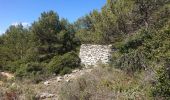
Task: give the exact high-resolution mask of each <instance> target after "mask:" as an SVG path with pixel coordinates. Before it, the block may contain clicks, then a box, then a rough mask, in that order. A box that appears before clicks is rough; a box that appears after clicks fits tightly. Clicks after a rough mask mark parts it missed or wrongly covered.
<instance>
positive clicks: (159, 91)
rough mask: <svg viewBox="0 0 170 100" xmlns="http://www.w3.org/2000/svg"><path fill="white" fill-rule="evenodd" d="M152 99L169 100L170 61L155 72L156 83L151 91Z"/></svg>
mask: <svg viewBox="0 0 170 100" xmlns="http://www.w3.org/2000/svg"><path fill="white" fill-rule="evenodd" d="M152 94H153V96H154V97H158V98H160V97H161V98H164V99H167V100H169V99H170V60H168V61H166V63H165V64H164V66H163V67H161V68H159V70H158V71H157V83H156V84H155V85H154V87H153V89H152Z"/></svg>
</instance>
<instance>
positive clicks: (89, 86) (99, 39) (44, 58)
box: [0, 0, 170, 100]
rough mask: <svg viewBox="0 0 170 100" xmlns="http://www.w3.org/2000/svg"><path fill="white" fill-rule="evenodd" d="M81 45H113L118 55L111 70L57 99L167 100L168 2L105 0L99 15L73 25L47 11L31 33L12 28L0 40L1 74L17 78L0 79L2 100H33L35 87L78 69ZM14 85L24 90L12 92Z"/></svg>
mask: <svg viewBox="0 0 170 100" xmlns="http://www.w3.org/2000/svg"><path fill="white" fill-rule="evenodd" d="M82 43H91V44H112V45H113V49H115V50H116V51H115V52H113V54H112V61H111V62H110V64H109V66H105V67H104V65H99V66H98V67H97V68H94V69H93V71H92V72H91V73H88V74H86V75H82V76H80V77H79V78H77V80H74V81H71V82H63V83H62V84H61V85H60V89H59V90H58V91H59V99H61V100H169V99H170V1H169V0H107V3H106V4H105V6H104V7H103V8H102V9H101V11H100V12H99V11H97V10H94V11H92V12H90V13H89V14H87V15H85V16H84V17H82V18H79V19H78V20H77V21H76V22H75V23H69V22H68V21H67V20H66V19H62V18H59V16H58V15H57V14H56V13H55V12H54V11H49V12H43V13H42V14H41V16H40V17H39V19H38V20H37V21H35V22H34V23H32V25H31V26H30V27H27V28H25V27H23V26H22V25H18V26H10V27H9V28H8V30H7V31H6V32H5V34H3V35H2V36H0V70H1V71H7V72H11V73H14V74H15V78H14V79H13V80H6V79H5V78H3V77H2V76H0V80H1V81H3V82H4V83H5V84H3V85H1V88H2V89H1V91H0V97H2V98H5V100H16V99H12V98H18V96H19V95H23V94H25V98H26V99H28V100H31V99H32V100H34V99H35V100H36V99H37V98H36V97H35V95H36V92H37V91H36V90H35V88H34V87H33V86H34V85H38V84H39V82H41V81H43V80H45V79H48V78H50V77H53V74H56V75H64V74H67V73H71V71H72V70H73V69H75V68H81V67H82V65H81V64H80V62H81V61H80V58H79V57H78V53H79V46H80V45H81V44H82ZM21 80H22V81H23V82H21ZM28 80H29V81H28ZM18 81H19V82H18ZM13 82H16V83H18V84H19V83H20V84H21V85H20V86H21V87H23V88H17V87H12V86H11V83H13ZM27 84H30V85H27ZM11 87H12V88H11ZM54 88H55V87H54ZM34 93H35V94H34Z"/></svg>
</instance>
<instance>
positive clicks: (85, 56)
mask: <svg viewBox="0 0 170 100" xmlns="http://www.w3.org/2000/svg"><path fill="white" fill-rule="evenodd" d="M111 52H112V49H111V45H91V44H82V45H81V48H80V53H79V57H80V59H81V63H82V64H83V65H85V66H86V67H88V66H95V65H97V64H98V63H102V64H108V63H109V62H110V59H111Z"/></svg>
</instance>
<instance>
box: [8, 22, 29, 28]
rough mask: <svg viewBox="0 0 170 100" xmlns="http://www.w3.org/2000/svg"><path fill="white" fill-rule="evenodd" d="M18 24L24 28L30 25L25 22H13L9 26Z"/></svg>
mask: <svg viewBox="0 0 170 100" xmlns="http://www.w3.org/2000/svg"><path fill="white" fill-rule="evenodd" d="M19 24H22V25H23V26H24V27H25V28H27V27H29V26H30V23H27V22H14V23H12V24H11V25H14V26H17V25H19Z"/></svg>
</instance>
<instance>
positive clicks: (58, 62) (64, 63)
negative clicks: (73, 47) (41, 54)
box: [48, 52, 80, 74]
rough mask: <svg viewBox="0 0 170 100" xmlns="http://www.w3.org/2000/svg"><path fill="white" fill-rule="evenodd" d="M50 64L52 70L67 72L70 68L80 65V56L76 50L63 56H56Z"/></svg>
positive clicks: (59, 72)
mask: <svg viewBox="0 0 170 100" xmlns="http://www.w3.org/2000/svg"><path fill="white" fill-rule="evenodd" d="M48 66H49V70H50V72H53V73H56V74H61V73H62V74H63V73H65V74H66V73H67V71H68V72H70V69H74V68H77V67H80V58H79V57H78V55H77V54H76V53H75V52H69V53H66V54H64V55H62V56H55V57H54V58H53V59H52V60H51V62H50V63H49V65H48Z"/></svg>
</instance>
